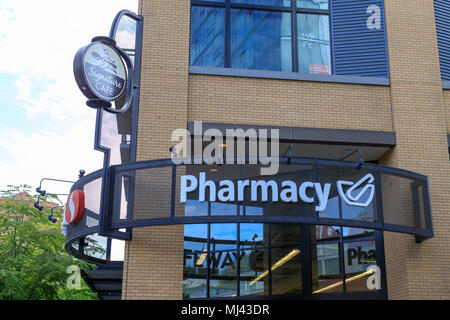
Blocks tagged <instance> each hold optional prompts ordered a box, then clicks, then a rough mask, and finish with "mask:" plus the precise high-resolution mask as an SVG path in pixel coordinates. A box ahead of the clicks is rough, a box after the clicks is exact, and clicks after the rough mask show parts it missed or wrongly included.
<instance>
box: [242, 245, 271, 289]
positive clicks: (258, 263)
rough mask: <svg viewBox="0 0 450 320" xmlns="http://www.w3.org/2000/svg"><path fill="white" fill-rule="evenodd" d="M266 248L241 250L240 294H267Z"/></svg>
mask: <svg viewBox="0 0 450 320" xmlns="http://www.w3.org/2000/svg"><path fill="white" fill-rule="evenodd" d="M268 252H269V251H268V250H264V249H261V250H246V251H241V260H240V261H241V269H240V295H241V296H249V295H267V294H268V293H269V291H268V289H269V277H268V276H267V269H268V266H269V263H268Z"/></svg>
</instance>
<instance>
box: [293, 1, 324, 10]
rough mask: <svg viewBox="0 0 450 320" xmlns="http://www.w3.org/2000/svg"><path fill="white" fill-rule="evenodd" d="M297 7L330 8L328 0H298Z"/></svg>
mask: <svg viewBox="0 0 450 320" xmlns="http://www.w3.org/2000/svg"><path fill="white" fill-rule="evenodd" d="M297 8H308V9H324V10H327V9H328V0H297Z"/></svg>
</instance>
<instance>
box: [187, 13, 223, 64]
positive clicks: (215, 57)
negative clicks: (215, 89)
mask: <svg viewBox="0 0 450 320" xmlns="http://www.w3.org/2000/svg"><path fill="white" fill-rule="evenodd" d="M224 36H225V10H224V9H220V8H209V7H195V6H193V7H192V9H191V65H192V66H210V67H223V66H224V51H223V45H224Z"/></svg>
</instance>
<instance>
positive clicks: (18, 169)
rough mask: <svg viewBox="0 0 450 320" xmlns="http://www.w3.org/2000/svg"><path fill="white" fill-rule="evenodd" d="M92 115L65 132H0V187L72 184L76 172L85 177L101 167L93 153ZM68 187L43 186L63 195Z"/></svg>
mask: <svg viewBox="0 0 450 320" xmlns="http://www.w3.org/2000/svg"><path fill="white" fill-rule="evenodd" d="M93 123H95V115H93V117H88V118H87V119H84V120H83V122H80V123H77V124H76V125H73V126H71V127H68V128H67V130H66V131H64V132H60V131H57V130H43V131H37V132H33V133H32V134H27V133H23V132H21V131H18V130H16V129H13V128H6V129H3V130H2V131H0V146H1V147H2V149H3V157H2V159H1V161H0V186H1V187H2V189H4V188H5V186H6V185H7V184H13V185H18V184H24V183H25V184H28V185H31V186H32V187H33V189H34V188H36V187H37V186H39V182H40V180H41V179H42V178H44V177H45V178H56V179H62V180H69V181H75V180H77V178H78V170H79V169H84V170H86V173H89V172H92V171H95V170H97V169H100V168H101V167H102V161H103V156H102V153H100V152H98V151H94V150H93V145H94V138H93V130H94V129H93ZM70 186H71V185H70V184H65V183H52V182H45V185H44V184H43V187H45V188H44V189H46V190H48V191H49V192H52V193H67V192H68V191H69V189H70Z"/></svg>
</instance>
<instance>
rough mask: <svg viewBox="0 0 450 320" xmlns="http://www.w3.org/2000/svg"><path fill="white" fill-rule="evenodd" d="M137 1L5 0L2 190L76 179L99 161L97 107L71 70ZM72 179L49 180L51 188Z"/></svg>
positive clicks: (0, 62)
mask: <svg viewBox="0 0 450 320" xmlns="http://www.w3.org/2000/svg"><path fill="white" fill-rule="evenodd" d="M137 3H138V1H137V0H95V1H86V0H78V1H60V0H39V1H36V0H0V110H1V113H0V190H4V189H5V188H6V186H7V185H20V184H27V185H29V186H31V187H32V190H33V191H34V190H35V189H36V187H38V186H39V183H40V181H41V179H42V178H54V179H62V180H69V181H75V180H77V179H78V172H79V170H80V169H84V170H85V171H86V174H88V173H90V172H92V171H95V170H97V169H100V168H101V167H102V157H103V156H102V153H100V152H98V151H95V150H94V130H95V115H96V112H95V110H94V109H91V108H89V107H87V106H86V98H85V97H84V96H83V94H82V93H81V92H80V90H79V89H78V87H77V85H76V82H75V79H74V76H73V58H74V56H75V53H76V52H77V50H78V49H79V48H81V47H83V46H86V45H88V44H89V43H90V42H91V39H92V38H93V37H95V36H100V35H105V36H107V35H108V34H109V29H110V27H111V23H112V21H113V19H114V16H115V15H116V13H117V12H118V11H120V10H122V9H128V10H131V11H133V12H137ZM70 186H71V185H70V184H68V183H57V182H49V181H44V182H43V184H42V189H45V190H47V192H50V193H68V192H69V189H70Z"/></svg>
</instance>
